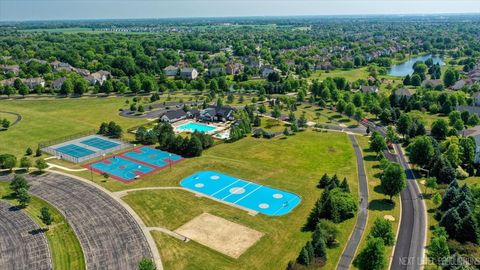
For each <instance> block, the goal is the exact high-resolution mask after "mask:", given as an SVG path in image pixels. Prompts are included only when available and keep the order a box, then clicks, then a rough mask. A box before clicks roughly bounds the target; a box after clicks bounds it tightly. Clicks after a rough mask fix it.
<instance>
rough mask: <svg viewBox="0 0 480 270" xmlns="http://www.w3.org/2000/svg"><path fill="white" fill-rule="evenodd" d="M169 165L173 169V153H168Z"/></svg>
mask: <svg viewBox="0 0 480 270" xmlns="http://www.w3.org/2000/svg"><path fill="white" fill-rule="evenodd" d="M168 165H170V171H172V154H168Z"/></svg>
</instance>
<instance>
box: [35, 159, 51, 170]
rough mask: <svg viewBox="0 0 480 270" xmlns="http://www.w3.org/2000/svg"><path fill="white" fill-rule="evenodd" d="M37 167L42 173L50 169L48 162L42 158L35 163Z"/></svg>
mask: <svg viewBox="0 0 480 270" xmlns="http://www.w3.org/2000/svg"><path fill="white" fill-rule="evenodd" d="M35 167H37V169H38V170H39V171H40V172H43V170H45V169H46V168H48V164H47V162H46V161H45V160H44V159H43V158H40V159H37V160H36V161H35Z"/></svg>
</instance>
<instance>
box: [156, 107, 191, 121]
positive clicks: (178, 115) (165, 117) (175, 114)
mask: <svg viewBox="0 0 480 270" xmlns="http://www.w3.org/2000/svg"><path fill="white" fill-rule="evenodd" d="M185 118H187V113H185V111H184V110H183V109H178V110H173V111H168V112H166V113H164V114H162V116H160V121H161V122H165V123H174V122H177V121H180V120H183V119H185Z"/></svg>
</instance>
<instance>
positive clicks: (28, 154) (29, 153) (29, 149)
mask: <svg viewBox="0 0 480 270" xmlns="http://www.w3.org/2000/svg"><path fill="white" fill-rule="evenodd" d="M32 154H33V151H32V148H30V147H28V148H27V150H26V151H25V155H27V156H31V155H32Z"/></svg>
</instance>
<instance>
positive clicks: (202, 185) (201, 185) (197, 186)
mask: <svg viewBox="0 0 480 270" xmlns="http://www.w3.org/2000/svg"><path fill="white" fill-rule="evenodd" d="M204 186H205V185H204V184H202V183H197V184H195V187H196V188H202V187H204Z"/></svg>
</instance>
